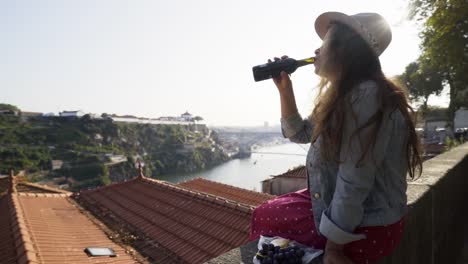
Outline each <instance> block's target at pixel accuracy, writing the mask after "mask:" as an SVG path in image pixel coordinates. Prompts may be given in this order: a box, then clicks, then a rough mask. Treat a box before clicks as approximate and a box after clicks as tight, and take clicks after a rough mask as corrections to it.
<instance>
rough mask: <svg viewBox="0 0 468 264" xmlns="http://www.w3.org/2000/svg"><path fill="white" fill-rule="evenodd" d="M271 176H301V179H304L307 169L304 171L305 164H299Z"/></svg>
mask: <svg viewBox="0 0 468 264" xmlns="http://www.w3.org/2000/svg"><path fill="white" fill-rule="evenodd" d="M272 177H273V178H278V177H279V178H283V177H286V178H303V179H306V178H307V171H306V167H305V166H299V167H297V168H294V169H291V170H288V171H287V172H285V173H283V174H279V175H276V176H272ZM268 180H270V179H267V180H265V181H268Z"/></svg>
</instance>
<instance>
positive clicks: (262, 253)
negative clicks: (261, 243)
mask: <svg viewBox="0 0 468 264" xmlns="http://www.w3.org/2000/svg"><path fill="white" fill-rule="evenodd" d="M267 252H268V250H264V249H260V251H258V253H260V255H263V256H265V255H266V254H267Z"/></svg>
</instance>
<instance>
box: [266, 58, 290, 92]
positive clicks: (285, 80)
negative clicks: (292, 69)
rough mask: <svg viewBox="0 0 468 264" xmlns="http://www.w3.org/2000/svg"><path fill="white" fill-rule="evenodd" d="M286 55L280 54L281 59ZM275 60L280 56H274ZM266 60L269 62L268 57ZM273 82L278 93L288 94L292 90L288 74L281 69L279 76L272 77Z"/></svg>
mask: <svg viewBox="0 0 468 264" xmlns="http://www.w3.org/2000/svg"><path fill="white" fill-rule="evenodd" d="M287 58H288V56H282V57H281V59H287ZM274 60H275V61H279V60H280V58H277V57H275V58H274ZM268 62H271V60H270V59H269V60H268ZM273 82H274V83H275V85H276V87H277V88H278V91H279V93H280V94H289V93H291V92H292V82H291V79H290V78H289V75H288V74H287V73H286V72H284V71H282V72H281V74H280V75H279V76H276V77H273Z"/></svg>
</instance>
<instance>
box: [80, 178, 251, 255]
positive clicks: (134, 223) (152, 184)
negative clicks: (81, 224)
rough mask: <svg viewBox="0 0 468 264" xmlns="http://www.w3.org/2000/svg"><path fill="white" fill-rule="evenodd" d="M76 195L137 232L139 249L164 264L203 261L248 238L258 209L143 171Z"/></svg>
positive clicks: (110, 220)
mask: <svg viewBox="0 0 468 264" xmlns="http://www.w3.org/2000/svg"><path fill="white" fill-rule="evenodd" d="M74 197H75V199H76V200H77V201H79V202H80V203H81V204H82V205H83V206H84V207H85V208H86V209H88V210H90V211H91V212H93V213H94V214H95V215H97V216H98V217H99V218H100V219H101V220H102V221H103V222H105V223H106V224H107V225H109V226H114V227H119V228H121V229H124V230H126V231H129V232H131V233H133V234H134V235H135V236H136V240H135V242H134V244H133V246H134V247H136V248H137V250H138V251H139V252H140V253H142V254H143V255H145V256H148V257H150V258H151V259H152V260H153V261H155V262H157V263H165V264H166V263H203V262H205V261H208V260H210V259H212V258H214V257H216V256H219V255H220V254H222V253H224V252H227V251H229V250H231V249H233V248H236V247H239V246H240V245H243V244H245V243H246V242H247V241H248V236H249V226H250V217H251V214H252V211H253V209H254V207H252V206H246V205H243V204H238V203H233V202H232V201H231V200H227V199H224V198H221V197H218V196H214V195H210V194H206V193H200V192H195V191H191V190H188V189H185V188H181V187H179V186H176V185H173V184H169V183H166V182H163V181H158V180H153V179H148V178H143V177H138V178H136V179H132V180H130V181H126V182H121V183H116V184H112V185H108V186H105V187H101V188H97V189H94V190H88V191H82V192H81V193H79V194H75V195H74ZM119 223H120V224H119Z"/></svg>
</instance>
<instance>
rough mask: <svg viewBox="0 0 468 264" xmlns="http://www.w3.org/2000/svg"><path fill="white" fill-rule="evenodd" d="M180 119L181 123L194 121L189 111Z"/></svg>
mask: <svg viewBox="0 0 468 264" xmlns="http://www.w3.org/2000/svg"><path fill="white" fill-rule="evenodd" d="M180 117H181V121H186V122H190V121H192V118H193V117H192V115H191V114H190V113H189V112H188V111H186V112H185V113H183V114H182V115H180Z"/></svg>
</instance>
